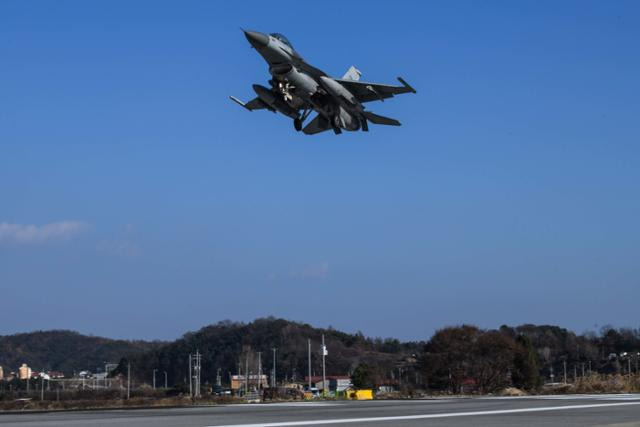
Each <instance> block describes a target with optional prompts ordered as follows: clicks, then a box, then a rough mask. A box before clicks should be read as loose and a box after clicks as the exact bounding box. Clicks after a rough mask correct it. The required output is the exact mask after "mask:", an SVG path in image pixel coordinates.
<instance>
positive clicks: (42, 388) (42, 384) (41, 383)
mask: <svg viewBox="0 0 640 427" xmlns="http://www.w3.org/2000/svg"><path fill="white" fill-rule="evenodd" d="M629 366H631V365H629ZM40 380H41V382H40V401H41V402H42V401H43V400H44V375H43V374H40Z"/></svg>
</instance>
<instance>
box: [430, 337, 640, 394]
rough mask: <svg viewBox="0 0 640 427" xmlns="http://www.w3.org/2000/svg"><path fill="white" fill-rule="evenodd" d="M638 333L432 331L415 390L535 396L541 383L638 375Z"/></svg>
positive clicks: (639, 349)
mask: <svg viewBox="0 0 640 427" xmlns="http://www.w3.org/2000/svg"><path fill="white" fill-rule="evenodd" d="M639 352H640V331H639V330H637V329H635V330H634V329H629V328H622V329H615V328H613V327H608V326H607V327H604V328H602V330H601V331H600V333H599V334H596V333H593V332H590V333H586V334H583V335H576V334H575V333H573V332H571V331H568V330H567V329H564V328H560V327H557V326H546V325H545V326H536V325H522V326H518V327H515V328H513V327H509V326H502V327H501V328H499V329H498V330H481V329H479V328H477V327H475V326H469V325H463V326H458V327H449V328H444V329H441V330H439V331H437V332H436V333H435V334H434V336H433V337H432V338H431V339H430V340H429V341H428V342H427V343H426V344H425V346H424V349H423V351H422V354H421V357H420V368H419V369H420V370H421V372H422V374H423V381H422V384H419V385H420V386H422V387H424V388H426V389H430V390H437V391H449V392H453V393H458V392H476V391H477V392H480V393H486V392H493V391H496V390H500V389H502V388H504V387H507V386H514V387H518V388H521V389H524V390H529V391H531V390H536V389H538V388H539V387H540V386H541V385H542V384H543V383H544V382H551V381H556V382H563V381H565V380H567V381H572V380H575V379H577V378H581V377H584V376H585V375H589V374H592V373H599V374H629V373H635V374H638V362H639V360H640V353H639Z"/></svg>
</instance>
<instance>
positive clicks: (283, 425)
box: [206, 402, 640, 427]
mask: <svg viewBox="0 0 640 427" xmlns="http://www.w3.org/2000/svg"><path fill="white" fill-rule="evenodd" d="M634 405H635V406H637V405H640V402H621V403H594V404H590V405H567V406H547V407H543V408H521V409H502V410H495V411H473V412H451V413H444V414H424V415H398V416H394V417H371V418H342V419H330V420H310V421H283V422H277V423H258V424H226V425H210V426H206V427H288V426H316V425H327V424H346V423H367V422H369V423H371V422H382V421H408V420H424V419H429V418H450V417H471V416H476V415H503V414H522V413H528V412H546V411H565V410H569V409H590V408H608V407H614V406H634Z"/></svg>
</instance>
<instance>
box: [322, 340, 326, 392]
mask: <svg viewBox="0 0 640 427" xmlns="http://www.w3.org/2000/svg"><path fill="white" fill-rule="evenodd" d="M326 355H327V347H326V346H325V345H324V334H322V395H323V396H326V395H327V375H326V370H325V363H324V357H325V356H326Z"/></svg>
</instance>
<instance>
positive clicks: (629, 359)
mask: <svg viewBox="0 0 640 427" xmlns="http://www.w3.org/2000/svg"><path fill="white" fill-rule="evenodd" d="M627 364H628V365H629V380H631V355H629V357H628V358H627ZM42 384H43V385H44V383H42Z"/></svg>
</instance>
